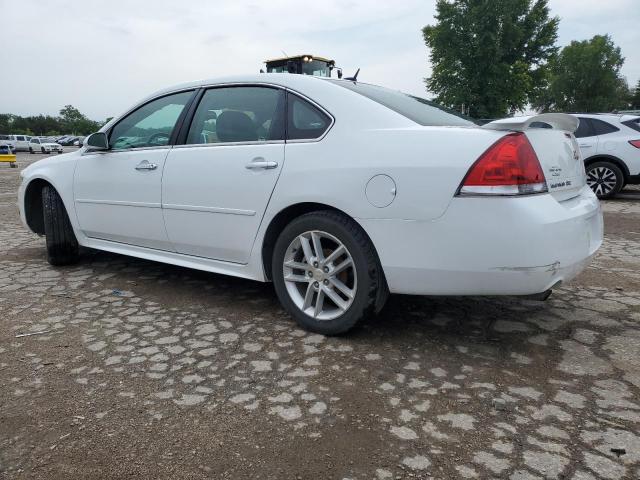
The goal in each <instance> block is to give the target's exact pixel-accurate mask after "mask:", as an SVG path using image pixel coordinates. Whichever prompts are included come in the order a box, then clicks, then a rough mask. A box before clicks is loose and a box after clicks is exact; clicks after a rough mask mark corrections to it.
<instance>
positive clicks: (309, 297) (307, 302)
mask: <svg viewBox="0 0 640 480" xmlns="http://www.w3.org/2000/svg"><path fill="white" fill-rule="evenodd" d="M314 293H315V291H314V289H313V284H312V283H311V282H309V285H308V286H307V292H306V293H305V295H304V303H303V304H302V310H306V309H307V308H309V307H310V306H311V305H312V303H313V294H314Z"/></svg>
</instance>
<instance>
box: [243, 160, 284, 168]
mask: <svg viewBox="0 0 640 480" xmlns="http://www.w3.org/2000/svg"><path fill="white" fill-rule="evenodd" d="M277 166H278V162H272V161H267V160H264V159H262V158H261V159H256V160H253V161H252V162H251V163H247V164H246V165H245V166H244V168H246V169H248V170H261V169H264V170H270V169H272V168H276V167H277Z"/></svg>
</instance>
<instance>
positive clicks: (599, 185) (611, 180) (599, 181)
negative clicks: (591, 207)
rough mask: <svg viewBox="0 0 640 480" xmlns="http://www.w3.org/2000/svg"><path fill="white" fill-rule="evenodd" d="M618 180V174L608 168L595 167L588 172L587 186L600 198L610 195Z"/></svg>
mask: <svg viewBox="0 0 640 480" xmlns="http://www.w3.org/2000/svg"><path fill="white" fill-rule="evenodd" d="M617 180H618V179H617V177H616V173H615V172H614V171H613V170H611V169H610V168H608V167H595V168H592V169H591V170H589V171H588V172H587V184H588V185H589V187H591V190H593V193H595V194H596V195H597V196H599V197H601V196H605V195H608V194H610V193H611V192H612V191H613V189H614V188H615V187H616V183H617Z"/></svg>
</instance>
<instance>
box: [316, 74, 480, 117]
mask: <svg viewBox="0 0 640 480" xmlns="http://www.w3.org/2000/svg"><path fill="white" fill-rule="evenodd" d="M329 81H330V82H332V83H335V84H336V85H340V86H341V87H343V88H346V89H348V90H351V91H353V92H356V93H359V94H360V95H362V96H364V97H367V98H369V99H370V100H373V101H374V102H377V103H379V104H380V105H384V106H385V107H387V108H389V109H391V110H393V111H394V112H396V113H399V114H400V115H403V116H405V117H407V118H408V119H409V120H413V121H414V122H416V123H418V124H420V125H424V126H430V127H433V126H447V127H459V126H462V127H469V126H474V125H475V123H473V122H472V121H471V120H470V119H468V118H467V117H464V116H463V115H460V114H458V113H456V112H454V111H453V110H449V109H448V108H445V107H443V106H442V105H438V104H437V103H434V102H431V101H429V100H425V99H424V98H420V97H414V96H413V95H409V94H407V93H402V92H398V91H396V90H390V89H388V88H384V87H378V86H377V85H369V84H366V83H356V82H350V81H346V80H329Z"/></svg>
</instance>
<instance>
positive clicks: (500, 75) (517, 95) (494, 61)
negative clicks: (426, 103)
mask: <svg viewBox="0 0 640 480" xmlns="http://www.w3.org/2000/svg"><path fill="white" fill-rule="evenodd" d="M436 12H437V13H436V24H435V25H429V26H426V27H424V29H423V30H422V33H423V36H424V41H425V43H426V45H427V47H429V48H430V49H431V52H430V60H431V64H432V66H433V73H432V75H431V77H429V78H427V79H426V84H427V88H428V89H429V90H430V91H431V92H433V93H434V94H436V101H438V102H440V103H442V104H444V105H446V106H448V107H451V108H454V109H456V110H461V109H463V106H464V110H465V111H467V112H468V113H469V115H471V116H472V117H476V118H493V117H500V116H504V115H505V114H508V113H513V112H515V111H517V110H521V109H523V108H524V107H525V106H526V105H527V103H528V102H529V101H530V99H531V98H533V97H534V96H536V95H537V94H538V93H539V92H540V91H541V90H542V89H543V88H544V87H545V86H546V82H547V77H548V61H549V59H550V58H552V57H553V56H554V55H555V54H556V52H557V48H556V47H555V41H556V38H557V30H558V23H559V19H558V17H553V18H551V17H550V16H549V7H548V5H547V0H438V1H437V3H436Z"/></svg>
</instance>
